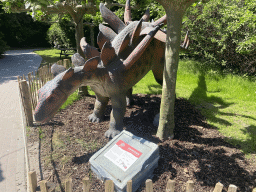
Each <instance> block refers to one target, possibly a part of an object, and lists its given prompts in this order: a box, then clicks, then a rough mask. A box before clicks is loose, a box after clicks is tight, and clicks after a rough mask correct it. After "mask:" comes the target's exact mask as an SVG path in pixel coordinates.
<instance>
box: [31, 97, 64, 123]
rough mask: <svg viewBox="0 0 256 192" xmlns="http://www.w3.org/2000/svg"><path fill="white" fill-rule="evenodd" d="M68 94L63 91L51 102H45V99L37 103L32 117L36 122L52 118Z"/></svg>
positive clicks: (44, 121) (45, 121)
mask: <svg viewBox="0 0 256 192" xmlns="http://www.w3.org/2000/svg"><path fill="white" fill-rule="evenodd" d="M67 98H68V96H67V95H66V94H65V93H63V94H62V95H61V96H59V97H56V99H54V102H53V103H47V101H46V102H45V103H44V102H43V103H42V104H40V103H39V104H38V106H37V108H36V110H35V113H34V119H35V122H36V123H39V124H44V123H47V122H49V121H50V120H51V118H53V116H54V115H55V114H56V113H57V112H58V109H59V108H60V107H61V106H62V104H63V103H65V101H66V100H67Z"/></svg>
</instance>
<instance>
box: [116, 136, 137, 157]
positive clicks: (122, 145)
mask: <svg viewBox="0 0 256 192" xmlns="http://www.w3.org/2000/svg"><path fill="white" fill-rule="evenodd" d="M116 145H117V146H118V147H120V148H121V149H123V150H125V151H127V152H129V153H131V154H133V155H134V156H135V157H137V158H139V157H140V156H141V155H142V153H141V152H140V151H138V150H137V149H135V148H133V147H132V146H130V145H129V144H127V143H125V142H124V141H122V140H119V141H118V142H117V143H116Z"/></svg>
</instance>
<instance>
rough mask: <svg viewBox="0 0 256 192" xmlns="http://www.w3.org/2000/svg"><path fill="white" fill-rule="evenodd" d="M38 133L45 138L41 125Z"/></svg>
mask: <svg viewBox="0 0 256 192" xmlns="http://www.w3.org/2000/svg"><path fill="white" fill-rule="evenodd" d="M38 134H39V138H40V139H43V138H44V137H45V134H44V133H43V130H42V128H41V127H39V130H38Z"/></svg>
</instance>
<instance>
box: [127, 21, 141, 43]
mask: <svg viewBox="0 0 256 192" xmlns="http://www.w3.org/2000/svg"><path fill="white" fill-rule="evenodd" d="M142 21H143V19H141V20H140V21H139V22H138V23H137V25H136V27H135V28H134V30H133V33H132V37H131V41H130V43H131V44H134V42H135V41H136V40H137V39H138V38H139V36H140V32H141V26H142Z"/></svg>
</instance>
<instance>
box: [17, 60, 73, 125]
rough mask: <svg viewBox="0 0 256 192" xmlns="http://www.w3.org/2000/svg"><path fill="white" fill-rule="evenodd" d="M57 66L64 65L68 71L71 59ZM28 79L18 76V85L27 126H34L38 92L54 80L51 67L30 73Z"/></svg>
mask: <svg viewBox="0 0 256 192" xmlns="http://www.w3.org/2000/svg"><path fill="white" fill-rule="evenodd" d="M57 64H59V65H63V66H64V67H65V68H66V69H67V68H68V67H70V66H71V64H70V60H69V59H64V60H63V61H62V60H60V61H58V62H57ZM27 78H28V79H26V77H25V75H23V77H20V76H18V83H19V89H20V97H21V101H22V105H23V109H24V114H25V118H26V123H27V126H33V115H32V114H33V111H34V110H35V108H36V105H37V102H38V90H39V89H40V88H41V87H42V86H44V85H45V83H46V82H47V81H49V80H51V79H53V75H52V73H51V65H45V66H43V67H41V68H39V69H38V70H37V71H35V72H31V73H28V76H27Z"/></svg>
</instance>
